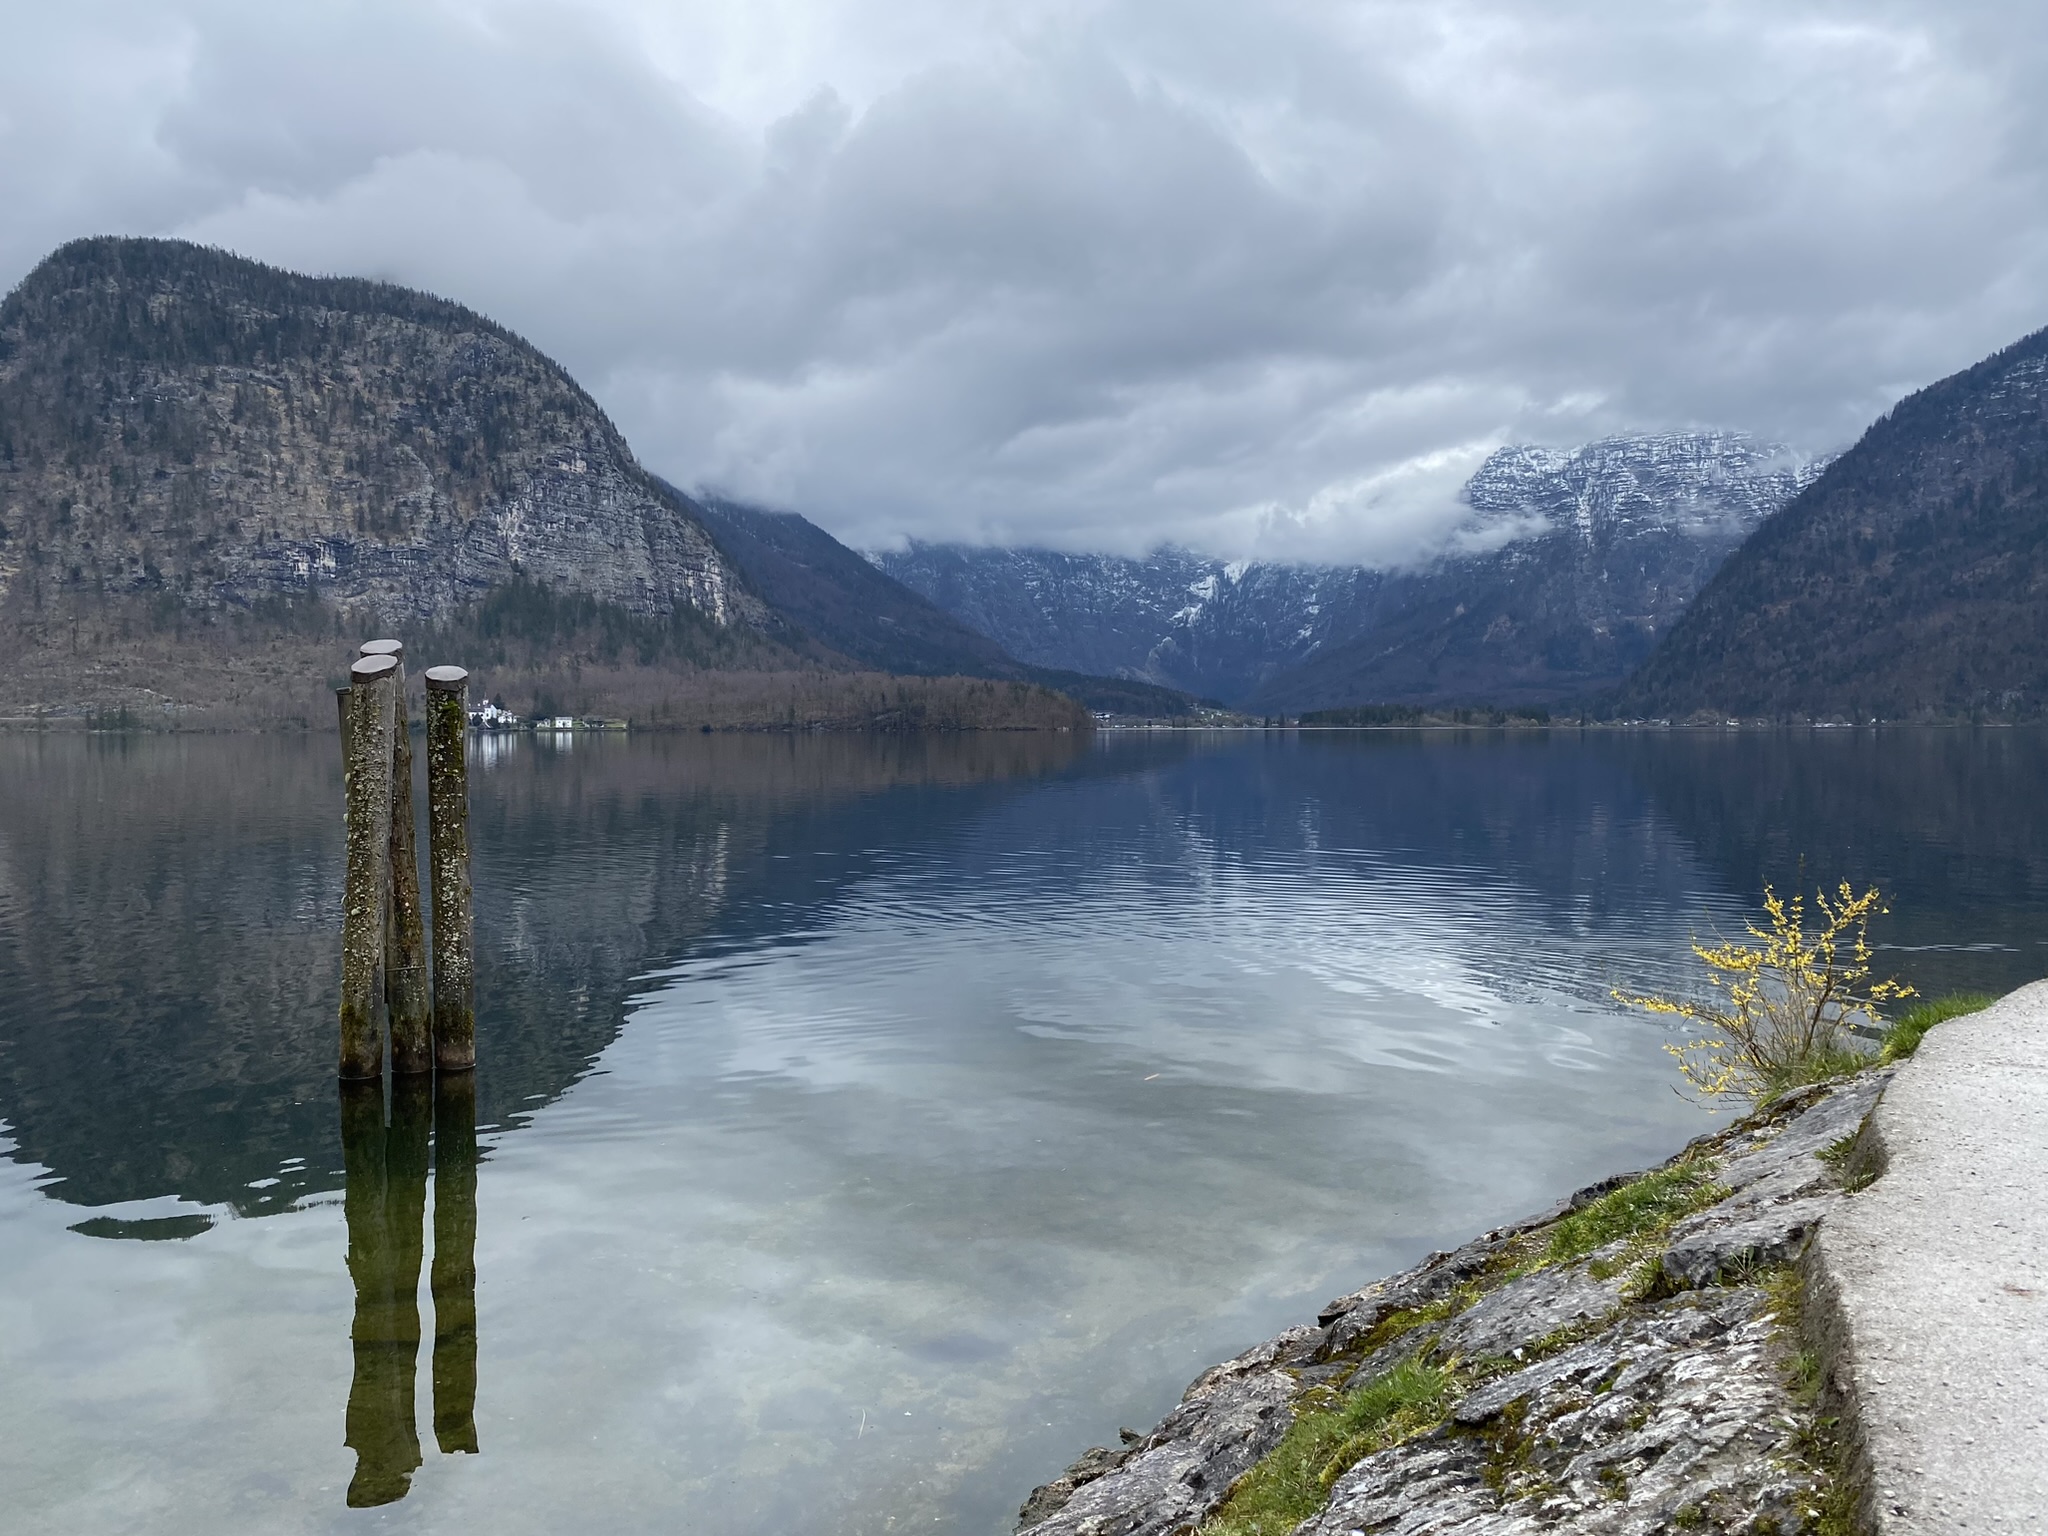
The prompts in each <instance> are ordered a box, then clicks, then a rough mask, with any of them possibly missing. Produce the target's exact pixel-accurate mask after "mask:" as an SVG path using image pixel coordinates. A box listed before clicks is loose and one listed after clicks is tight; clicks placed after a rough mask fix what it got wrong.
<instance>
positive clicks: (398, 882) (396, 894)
mask: <svg viewBox="0 0 2048 1536" xmlns="http://www.w3.org/2000/svg"><path fill="white" fill-rule="evenodd" d="M362 653H363V655H365V656H389V657H390V658H391V659H392V660H393V661H394V662H396V663H397V664H398V671H397V673H396V674H395V676H394V679H393V684H392V692H393V699H394V702H393V704H392V724H391V853H390V863H391V899H390V901H389V902H388V903H387V905H386V907H385V919H384V1004H385V1008H386V1011H387V1012H388V1013H389V1014H390V1016H391V1070H392V1071H393V1072H395V1073H397V1074H399V1075H400V1076H404V1075H406V1074H409V1073H414V1072H431V1071H433V1070H434V1045H433V1005H432V1003H431V1002H430V1000H429V999H428V996H427V929H426V923H425V921H424V920H423V919H422V918H421V916H420V860H419V847H418V837H417V834H416V833H415V831H414V830H413V813H412V729H411V726H412V722H411V720H410V719H409V718H408V711H407V708H406V702H405V645H404V643H403V642H401V641H398V640H368V641H365V642H364V643H363V647H362Z"/></svg>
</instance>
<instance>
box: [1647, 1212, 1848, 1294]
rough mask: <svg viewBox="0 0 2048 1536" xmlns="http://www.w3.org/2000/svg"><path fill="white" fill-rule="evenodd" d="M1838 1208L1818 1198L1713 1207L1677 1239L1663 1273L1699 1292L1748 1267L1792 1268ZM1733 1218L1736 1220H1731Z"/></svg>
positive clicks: (1683, 1227)
mask: <svg viewBox="0 0 2048 1536" xmlns="http://www.w3.org/2000/svg"><path fill="white" fill-rule="evenodd" d="M1835 1204H1836V1201H1835V1200H1833V1199H1828V1198H1813V1199H1807V1200H1790V1201H1787V1202H1786V1203H1784V1204H1783V1205H1768V1206H1741V1207H1735V1208H1734V1210H1733V1211H1730V1210H1724V1208H1723V1207H1721V1206H1713V1207H1711V1208H1709V1209H1708V1210H1707V1211H1705V1212H1703V1213H1702V1214H1701V1215H1699V1216H1697V1217H1694V1218H1693V1219H1692V1220H1691V1221H1688V1222H1686V1223H1684V1224H1683V1225H1681V1226H1680V1227H1679V1229H1678V1231H1677V1232H1676V1233H1675V1234H1674V1235H1673V1237H1672V1239H1671V1244H1670V1246H1669V1247H1667V1248H1666V1249H1665V1250H1664V1256H1663V1258H1662V1260H1660V1262H1661V1264H1662V1265H1663V1269H1664V1273H1665V1275H1666V1276H1667V1277H1668V1278H1669V1279H1670V1280H1671V1281H1672V1283H1673V1284H1675V1285H1678V1286H1682V1287H1695V1288H1696V1287H1698V1286H1702V1285H1713V1284H1715V1283H1716V1282H1717V1281H1719V1280H1720V1279H1721V1278H1722V1277H1723V1276H1724V1275H1726V1274H1728V1273H1730V1272H1732V1271H1735V1270H1738V1269H1739V1268H1741V1267H1742V1266H1744V1265H1765V1264H1787V1263H1790V1262H1791V1261H1792V1260H1794V1259H1796V1258H1798V1257H1799V1256H1800V1254H1802V1253H1804V1252H1805V1251H1806V1244H1807V1242H1808V1240H1809V1239H1810V1238H1812V1236H1813V1234H1814V1232H1815V1230H1816V1229H1817V1228H1818V1227H1819V1226H1820V1223H1821V1218H1822V1217H1824V1216H1826V1215H1827V1214H1828V1212H1829V1211H1830V1210H1832V1209H1834V1207H1835ZM1731 1215H1735V1216H1737V1219H1735V1220H1730V1219H1729V1217H1730V1216H1731Z"/></svg>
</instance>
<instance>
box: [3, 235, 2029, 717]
mask: <svg viewBox="0 0 2048 1536" xmlns="http://www.w3.org/2000/svg"><path fill="white" fill-rule="evenodd" d="M2044 498H2048V332H2044V333H2042V334H2041V335H2036V336H2033V337H2030V338H2028V339H2027V340H2025V341H2023V342H2020V343H2019V344H2017V345H2015V346H2013V347H2011V348H2009V349H2007V350H2006V351H2004V352H2001V353H1999V354H1998V355H1997V356H1995V357H1993V358H1990V359H1988V360H1986V361H1985V362H1983V363H1981V364H1979V365H1977V366H1976V367H1974V368H1971V369H1969V370H1967V371H1965V372H1963V373H1961V374H1958V375H1956V376H1955V377H1954V378H1951V379H1947V380H1944V381H1943V382H1941V383H1939V384H1937V385H1934V386H1932V387H1931V388H1929V389H1926V390H1923V391H1921V392H1920V393H1918V394H1916V395H1914V396H1912V397H1910V398H1909V399H1907V400H1905V401H1903V402H1901V403H1900V405H1899V406H1897V407H1896V408H1895V409H1894V410H1892V411H1891V412H1888V413H1887V414H1886V416H1885V417H1884V418H1883V419H1882V420H1881V421H1879V422H1878V423H1877V424H1876V425H1875V426H1873V427H1872V428H1871V429H1870V431H1869V432H1868V433H1867V434H1866V435H1865V437H1864V438H1863V440H1862V441H1861V442H1859V443H1858V444H1857V445H1856V447H1855V448H1853V449H1852V450H1850V451H1849V452H1848V453H1846V454H1844V455H1843V456H1842V457H1841V458H1839V459H1837V460H1836V461H1835V462H1834V463H1833V464H1831V465H1828V466H1827V467H1826V468H1825V471H1824V472H1823V470H1822V468H1821V466H1819V465H1818V464H1814V463H1809V462H1805V461H1803V460H1801V459H1800V458H1799V457H1798V456H1796V455H1794V454H1792V453H1790V452H1788V451H1787V450H1785V449H1783V448H1781V447H1778V446H1776V445H1774V444H1771V443H1767V442H1762V441H1759V440H1756V439H1753V438H1749V437H1745V436H1742V435H1740V434H1732V433H1665V434H1658V435H1653V436H1636V437H1621V438H1612V439H1608V440H1606V441H1602V442H1597V443H1593V444H1590V445H1587V446H1585V447H1581V448H1576V449H1570V450H1556V449H1547V448H1531V447H1518V448H1504V449H1501V450H1500V451H1499V452H1497V453H1495V454H1493V455H1492V456H1491V457H1490V458H1489V459H1488V460H1487V461H1486V463H1485V464H1484V465H1483V466H1482V467H1481V469H1480V470H1479V472H1478V473H1477V474H1476V475H1474V476H1473V478H1472V480H1471V481H1470V482H1469V483H1468V484H1467V485H1466V487H1465V488H1464V492H1463V500H1464V502H1465V504H1466V506H1467V508H1468V509H1469V515H1468V516H1467V517H1466V519H1465V521H1464V522H1463V523H1462V524H1461V525H1460V526H1459V527H1458V528H1457V529H1456V530H1454V532H1453V534H1452V536H1451V537H1450V538H1449V539H1448V540H1447V541H1446V542H1445V543H1444V544H1443V545H1442V546H1441V547H1440V548H1439V549H1438V550H1437V551H1436V552H1435V553H1434V554H1433V555H1432V556H1431V557H1430V558H1428V559H1425V560H1421V561H1418V562H1416V563H1414V564H1411V565H1409V566H1405V567H1402V568H1398V569H1375V568H1369V567H1364V566H1310V565H1289V564H1279V563H1260V562H1224V561H1219V560H1214V559H1209V558H1205V557H1203V556H1199V555H1196V554H1192V553H1189V552H1187V551H1185V550H1177V549H1163V550H1160V551H1158V552H1156V553H1155V554H1153V555H1151V556H1148V557H1146V558H1143V559H1130V558H1123V557H1118V556H1109V555H1095V554H1071V553H1062V552H1057V551H1050V550H1042V549H986V548H973V547H967V546H959V545H932V544H913V545H911V546H910V547H909V548H907V549H904V550H900V551H881V552H872V553H869V554H868V555H866V556H865V557H863V556H862V555H859V554H856V553H855V552H854V551H852V550H849V549H847V548H846V547H845V546H844V545H842V544H840V543H839V542H838V541H836V540H834V539H833V538H831V537H830V535H828V534H826V533H825V532H824V531H823V530H822V529H820V528H818V527H817V526H816V525H815V524H812V523H810V522H808V521H807V520H805V519H804V518H802V517H800V516H798V515H796V514H794V513H790V512H776V511H768V510H764V509H761V508H757V507H750V506H746V505H743V504H740V503H738V502H734V501H730V500H726V499H723V498H719V497H703V498H693V497H692V496H690V495H686V494H684V493H683V492H681V491H679V490H677V489H676V488H675V487H673V486H671V485H669V484H667V483H666V482H664V481H662V480H660V479H659V478H657V477H656V476H654V475H651V474H649V473H648V472H647V471H645V470H644V469H642V468H641V467H640V465H639V464H638V463H637V462H636V461H635V459H634V458H633V455H632V452H631V450H630V449H629V448H628V447H627V445H626V443H625V441H624V439H623V438H622V437H621V436H620V435H619V433H618V432H617V430H616V429H615V428H614V427H613V426H612V424H611V423H610V422H609V421H608V420H607V419H606V418H605V416H604V413H603V412H602V411H601V410H599V408H598V407H597V405H596V404H595V403H594V402H593V401H592V400H591V399H590V397H589V396H588V395H587V394H585V393H584V392H583V391H582V390H581V389H580V388H579V387H578V386H577V385H576V383H575V382H574V380H572V379H570V378H569V376H568V375H567V374H566V373H564V372H563V371H562V370H561V369H560V368H559V367H558V366H556V365H555V364H554V363H552V362H551V361H549V360H548V359H547V358H546V357H544V356H542V355H541V354H540V353H539V352H537V351H536V350H535V349H534V348H533V347H531V346H530V345H528V344H527V343H526V342H524V341H522V340H520V339H519V338H518V337H517V336H514V335H512V334H511V333H510V332H508V331H506V330H504V329H503V328H502V327H500V326H497V325H494V324H492V323H491V322H490V321H488V320H486V319H484V318H483V317H482V316H480V315H477V314H474V313H472V312H471V311H469V310H466V309H463V308H462V307H461V306H459V305H456V304H452V303H449V302H447V301H445V300H442V299H437V298H433V297H431V296H429V295H426V294H421V293H415V292H412V291H410V290H407V289H402V288H397V287H393V286H391V285H388V284H382V283H371V282H363V281H358V280H354V279H346V278H310V277H302V276H299V275H296V274H293V273H289V272H282V271H279V270H277V269H275V268H270V267H265V266H262V265H259V264H258V263H255V262H250V261H245V260H242V259H241V258H238V257H234V256H231V255H228V254H227V253H224V252H220V251H214V250H206V249H202V248H200V247H197V246H193V245H189V244H186V243H183V242H179V241H164V240H127V239H94V240H83V241H77V242H74V243H72V244H71V245H68V246H65V247H64V248H62V249H61V250H59V251H57V252H56V253H55V254H53V255H52V256H51V257H50V258H48V259H47V260H46V261H45V262H43V263H42V264H41V265H40V266H39V267H37V268H36V270H35V271H34V272H33V273H31V274H30V276H29V277H28V278H27V279H26V280H25V281H24V282H23V283H22V284H21V285H20V286H19V287H18V288H17V289H15V290H14V292H13V293H11V294H9V295H8V296H7V297H6V299H5V301H4V302H0V716H9V715H17V716H18V715H22V714H44V713H52V712H54V713H57V714H65V713H70V714H74V715H75V714H84V713H104V714H111V713H114V712H116V711H118V712H119V713H120V715H121V716H122V717H123V718H127V717H129V716H131V715H132V716H136V717H139V718H143V719H146V720H151V721H163V722H167V723H177V722H182V723H202V724H256V723H264V724H279V723H289V722H300V723H304V724H308V725H317V726H323V727H324V726H326V725H328V724H329V723H330V722H331V720H332V702H331V700H329V699H327V698H325V697H324V692H325V688H326V686H327V684H329V683H330V682H332V681H333V680H334V679H335V678H336V677H337V676H339V675H340V669H341V664H342V662H343V661H344V660H345V658H346V656H347V654H348V650H349V642H350V641H351V640H353V639H357V638H361V637H362V636H363V634H364V633H366V632H367V631H368V630H369V629H372V628H375V629H381V630H387V631H395V632H397V633H398V634H399V635H401V637H404V638H407V639H408V640H409V641H412V642H414V643H415V648H416V649H421V648H424V649H430V650H431V651H432V653H433V654H434V656H435V657H436V658H437V659H439V658H449V659H456V660H460V661H463V662H464V663H465V664H468V665H470V666H471V667H472V670H473V671H476V672H477V673H478V677H479V689H480V691H487V692H492V693H498V694H503V695H505V696H506V697H507V698H508V699H509V700H510V701H511V702H512V703H513V704H514V705H515V707H518V708H521V709H522V710H526V711H530V712H538V713H556V712H572V713H610V714H626V715H629V716H631V717H632V718H634V719H637V720H641V721H645V722H649V723H665V724H672V725H681V724H692V723H701V724H705V725H749V724H752V725H762V724H768V725H775V724H780V725H806V724H809V725H893V726H911V725H918V724H926V725H957V726H967V725H992V724H1013V725H1014V724H1037V725H1047V724H1064V725H1069V726H1072V725H1079V724H1082V723H1084V722H1085V715H1084V713H1083V711H1082V708H1081V706H1083V705H1085V706H1086V708H1088V709H1093V710H1096V711H1099V712H1111V713H1118V714H1135V715H1149V716H1162V715H1185V714H1187V713H1188V712H1189V711H1190V710H1191V709H1192V708H1193V707H1194V706H1195V703H1196V700H1198V699H1215V700H1222V701H1225V702H1227V703H1229V704H1231V705H1233V706H1235V707H1237V708H1240V709H1243V710H1245V711H1248V712H1250V713H1253V714H1260V715H1275V714H1289V715H1291V714H1298V713H1301V712H1304V711H1307V710H1314V709H1327V708H1343V707H1349V706H1360V705H1380V706H1395V707H1406V706H1445V705H1462V704H1473V705H1489V706H1506V707H1515V706H1524V707H1526V706H1534V705H1565V706H1572V707H1579V708H1584V709H1589V710H1591V711H1593V712H1595V713H1600V714H1607V715H1620V716H1624V717H1626V716H1658V717H1694V716H1704V717H1708V718H1718V717H1722V716H1726V715H1739V716H1743V717H1745V718H1753V717H1758V716H1764V717H1771V718H1807V717H1811V716H1829V717H1841V718H1856V719H1864V718H1869V717H1871V716H1878V717H1882V718H1888V719H1912V718H1930V719H1931V718H1943V719H1948V718H1958V717H1961V716H1966V715H1973V714H1974V715H1988V716H1994V717H2001V718H2022V717H2027V718H2031V717H2038V716H2041V715H2043V714H2048V605H2044V603H2043V601H2042V597H2043V594H2044V593H2048V500H2044ZM1695 599H1696V600H1695Z"/></svg>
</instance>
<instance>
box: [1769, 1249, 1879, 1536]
mask: <svg viewBox="0 0 2048 1536" xmlns="http://www.w3.org/2000/svg"><path fill="white" fill-rule="evenodd" d="M1764 1290H1765V1291H1766V1292H1767V1293H1768V1294H1769V1295H1770V1298H1771V1311H1772V1314H1773V1321H1774V1322H1775V1323H1776V1325H1777V1329H1778V1333H1779V1336H1780V1337H1781V1338H1783V1339H1785V1340H1787V1341H1788V1342H1790V1343H1792V1344H1793V1345H1795V1346H1798V1347H1796V1348H1795V1349H1794V1350H1793V1352H1792V1354H1791V1355H1790V1357H1789V1358H1788V1359H1787V1361H1786V1363H1785V1387H1786V1390H1787V1391H1788V1392H1789V1393H1790V1394H1791V1397H1792V1401H1793V1404H1794V1406H1795V1408H1796V1410H1797V1411H1796V1413H1795V1415H1794V1419H1795V1422H1796V1424H1797V1426H1798V1427H1797V1429H1796V1430H1795V1432H1794V1434H1793V1439H1792V1448H1793V1453H1794V1455H1795V1456H1796V1457H1797V1458H1798V1460H1799V1463H1800V1465H1801V1466H1803V1467H1804V1468H1805V1470H1806V1471H1807V1472H1808V1473H1810V1474H1811V1475H1812V1477H1813V1479H1814V1502H1813V1506H1812V1507H1811V1508H1810V1509H1809V1510H1808V1511H1807V1519H1806V1525H1805V1530H1806V1531H1807V1532H1808V1533H1810V1536H1861V1533H1862V1526H1861V1523H1860V1522H1859V1521H1858V1519H1857V1515H1856V1482H1855V1479H1854V1477H1853V1476H1852V1475H1851V1455H1850V1447H1849V1439H1848V1436H1847V1434H1846V1433H1845V1432H1844V1430H1843V1427H1842V1422H1841V1420H1840V1419H1838V1418H1835V1417H1833V1416H1832V1415H1829V1414H1826V1413H1823V1412H1822V1411H1821V1388H1822V1386H1823V1384H1824V1383H1823V1379H1822V1372H1821V1365H1820V1357H1819V1356H1818V1355H1816V1354H1814V1352H1813V1351H1812V1350H1810V1349H1807V1348H1805V1347H1804V1333H1805V1330H1804V1328H1803V1327H1802V1316H1801V1314H1802V1313H1803V1311H1804V1309H1805V1305H1806V1283H1805V1281H1804V1279H1803V1278H1802V1277H1801V1276H1800V1273H1799V1270H1798V1267H1797V1266H1795V1265H1789V1264H1788V1265H1786V1266H1784V1267H1783V1268H1781V1269H1777V1270H1774V1271H1773V1272H1772V1273H1771V1274H1769V1275H1768V1276H1767V1277H1765V1280H1764Z"/></svg>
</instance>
